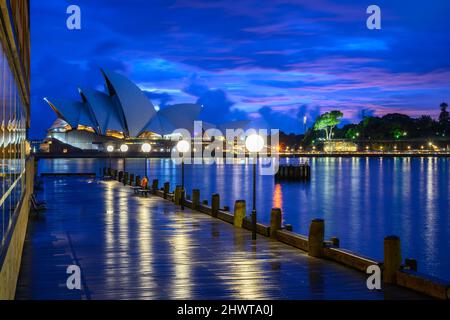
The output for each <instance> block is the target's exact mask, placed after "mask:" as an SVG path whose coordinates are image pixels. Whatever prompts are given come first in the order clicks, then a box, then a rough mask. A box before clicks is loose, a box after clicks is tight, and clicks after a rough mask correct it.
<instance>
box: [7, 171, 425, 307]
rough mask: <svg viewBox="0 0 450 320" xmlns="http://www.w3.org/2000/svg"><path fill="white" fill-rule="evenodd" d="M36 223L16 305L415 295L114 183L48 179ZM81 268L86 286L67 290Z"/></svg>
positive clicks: (31, 227) (32, 225) (32, 224)
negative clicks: (72, 270)
mask: <svg viewBox="0 0 450 320" xmlns="http://www.w3.org/2000/svg"><path fill="white" fill-rule="evenodd" d="M44 190H45V191H44V192H43V193H42V194H41V195H39V198H42V199H45V200H46V201H47V202H48V207H49V209H48V210H47V211H46V212H45V213H44V214H43V216H41V217H39V218H32V219H31V220H30V224H29V229H28V234H27V239H26V244H25V248H24V256H23V260H22V269H21V273H20V277H19V282H18V288H17V294H16V298H17V299H416V298H423V296H421V295H419V294H416V293H414V292H412V291H409V290H405V289H400V288H398V287H384V289H383V290H381V291H369V290H368V289H367V288H366V277H365V275H364V274H362V273H360V272H357V271H354V270H351V269H348V268H347V267H344V266H341V265H339V264H336V263H333V262H329V261H325V260H321V259H316V258H311V257H309V256H307V255H306V254H305V253H303V252H302V251H300V250H298V249H294V248H292V247H290V246H288V245H285V244H282V243H280V242H277V241H274V240H270V239H268V238H265V237H262V236H260V237H259V238H258V240H257V242H256V243H254V242H253V241H252V240H251V233H250V232H248V231H246V230H243V229H238V228H234V227H233V226H232V225H229V224H227V223H225V222H222V221H220V220H218V219H213V218H211V217H210V216H208V215H205V214H202V213H198V212H192V211H191V210H189V209H186V210H185V211H180V210H179V208H177V207H175V206H174V205H173V204H172V203H171V202H169V201H165V200H162V199H161V198H158V197H152V196H150V197H148V198H142V197H139V196H136V195H133V192H132V190H130V189H129V188H127V187H124V186H123V185H122V184H120V183H118V182H115V181H99V180H96V179H89V178H82V177H47V178H45V179H44ZM72 264H75V265H78V266H80V268H81V273H82V290H69V289H67V287H66V279H67V277H68V274H66V268H67V266H68V265H72Z"/></svg>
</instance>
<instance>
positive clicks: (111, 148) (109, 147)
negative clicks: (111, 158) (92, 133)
mask: <svg viewBox="0 0 450 320" xmlns="http://www.w3.org/2000/svg"><path fill="white" fill-rule="evenodd" d="M106 151H108V152H113V151H114V147H113V146H111V145H109V146H107V147H106Z"/></svg>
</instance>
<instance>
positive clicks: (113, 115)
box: [44, 70, 201, 149]
mask: <svg viewBox="0 0 450 320" xmlns="http://www.w3.org/2000/svg"><path fill="white" fill-rule="evenodd" d="M101 72H102V74H103V77H104V79H105V84H106V89H107V90H106V92H101V91H98V90H93V89H84V88H79V89H78V91H79V94H80V98H81V99H80V101H65V100H57V99H53V98H45V99H44V100H45V101H46V102H47V103H48V104H49V105H50V107H51V108H52V109H53V111H54V112H55V113H56V114H57V116H58V119H57V120H56V121H55V123H54V125H53V126H52V128H50V129H49V137H51V138H55V139H58V140H60V141H62V142H63V143H67V144H69V145H72V146H75V147H77V148H80V149H98V145H101V144H102V143H105V142H106V141H109V140H110V139H111V138H116V139H123V138H125V139H130V138H131V139H133V138H148V137H151V136H159V137H160V138H161V136H164V135H169V134H170V133H172V132H173V130H175V129H177V128H184V129H187V130H189V131H190V132H193V125H194V121H195V119H196V118H197V117H198V115H199V113H200V111H201V106H199V105H197V104H176V105H172V106H168V107H165V108H164V109H161V110H158V111H157V110H156V109H155V107H154V105H153V104H152V102H151V101H150V100H149V99H148V98H147V96H146V95H145V94H144V92H143V91H142V90H141V89H140V88H139V87H138V86H137V85H136V84H134V83H133V82H132V81H130V80H129V79H127V78H126V77H124V76H122V75H120V74H118V73H115V72H111V71H106V70H101Z"/></svg>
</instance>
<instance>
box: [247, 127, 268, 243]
mask: <svg viewBox="0 0 450 320" xmlns="http://www.w3.org/2000/svg"><path fill="white" fill-rule="evenodd" d="M245 147H246V148H247V150H248V151H249V152H251V153H252V154H253V155H254V159H253V210H252V239H253V240H256V162H257V161H258V154H257V153H258V152H260V151H261V150H262V149H263V147H264V139H263V138H262V137H261V136H260V135H258V134H251V135H249V136H248V137H247V139H246V140H245Z"/></svg>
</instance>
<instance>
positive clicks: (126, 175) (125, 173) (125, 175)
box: [122, 172, 128, 185]
mask: <svg viewBox="0 0 450 320" xmlns="http://www.w3.org/2000/svg"><path fill="white" fill-rule="evenodd" d="M122 182H123V185H126V184H127V182H128V172H124V173H123V180H122Z"/></svg>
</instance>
